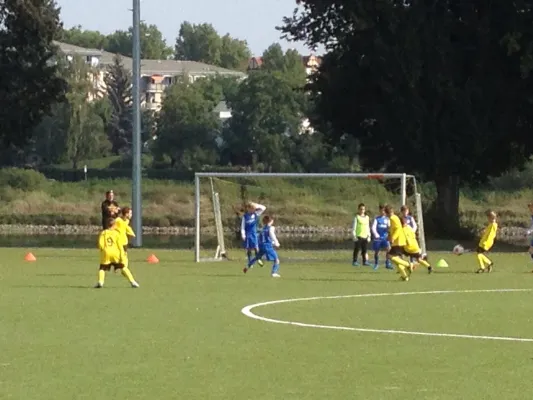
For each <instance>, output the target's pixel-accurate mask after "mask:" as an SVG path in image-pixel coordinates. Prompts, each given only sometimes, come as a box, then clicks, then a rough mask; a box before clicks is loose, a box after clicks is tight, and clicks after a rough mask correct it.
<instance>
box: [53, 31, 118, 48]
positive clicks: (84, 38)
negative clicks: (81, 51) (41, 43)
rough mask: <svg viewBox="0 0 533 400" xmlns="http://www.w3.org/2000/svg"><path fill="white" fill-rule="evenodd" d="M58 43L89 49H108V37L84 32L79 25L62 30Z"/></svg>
mask: <svg viewBox="0 0 533 400" xmlns="http://www.w3.org/2000/svg"><path fill="white" fill-rule="evenodd" d="M59 41H61V42H64V43H68V44H72V45H74V46H80V47H85V48H89V49H104V50H107V49H108V48H109V44H108V41H109V40H108V36H107V35H104V34H103V33H100V32H98V31H91V30H85V29H83V28H82V27H81V25H77V26H74V27H72V28H69V29H63V30H62V32H61V36H60V38H59Z"/></svg>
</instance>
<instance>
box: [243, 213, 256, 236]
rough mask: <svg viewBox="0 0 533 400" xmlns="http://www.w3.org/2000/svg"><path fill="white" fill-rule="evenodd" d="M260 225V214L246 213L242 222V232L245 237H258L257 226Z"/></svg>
mask: <svg viewBox="0 0 533 400" xmlns="http://www.w3.org/2000/svg"><path fill="white" fill-rule="evenodd" d="M258 224H259V214H258V213H255V212H254V213H245V214H244V215H243V217H242V222H241V231H242V232H243V234H244V236H245V237H247V238H249V237H254V238H255V237H257V225H258Z"/></svg>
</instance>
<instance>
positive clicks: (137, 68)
mask: <svg viewBox="0 0 533 400" xmlns="http://www.w3.org/2000/svg"><path fill="white" fill-rule="evenodd" d="M140 26H141V1H140V0H133V52H132V54H133V65H132V69H133V76H132V79H133V88H132V89H133V93H132V94H133V134H132V144H133V146H132V171H133V174H132V211H133V229H134V231H135V235H136V237H135V238H134V239H133V243H132V244H133V246H134V247H141V246H142V195H141V168H142V162H141V93H140V80H141V42H140Z"/></svg>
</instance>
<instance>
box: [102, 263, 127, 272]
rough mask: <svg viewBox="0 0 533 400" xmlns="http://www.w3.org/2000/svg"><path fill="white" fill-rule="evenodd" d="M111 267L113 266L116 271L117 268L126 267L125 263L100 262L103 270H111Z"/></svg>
mask: <svg viewBox="0 0 533 400" xmlns="http://www.w3.org/2000/svg"><path fill="white" fill-rule="evenodd" d="M111 267H113V270H114V271H116V270H117V269H122V268H124V265H122V264H100V270H102V271H111Z"/></svg>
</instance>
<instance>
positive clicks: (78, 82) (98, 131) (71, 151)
mask: <svg viewBox="0 0 533 400" xmlns="http://www.w3.org/2000/svg"><path fill="white" fill-rule="evenodd" d="M63 75H64V76H65V77H66V79H67V82H68V91H67V94H66V99H65V101H63V102H61V103H57V104H55V105H54V106H53V108H52V113H51V114H50V115H49V116H46V117H45V118H44V120H43V121H42V122H41V124H39V126H38V127H37V130H36V134H35V135H34V141H33V143H32V146H31V147H32V150H33V151H34V152H35V153H37V154H38V155H39V156H40V158H41V162H43V163H45V164H52V163H59V162H70V163H72V168H74V169H77V168H79V166H80V165H79V164H80V162H81V161H82V160H86V159H88V158H92V157H98V156H101V155H102V154H105V153H106V151H107V150H109V147H110V144H109V141H108V140H107V137H106V134H105V130H104V123H103V120H102V117H101V115H100V114H99V101H94V100H93V98H94V97H93V96H94V95H96V89H95V88H94V85H93V81H92V71H91V67H90V66H89V65H87V64H86V63H85V61H84V60H82V59H81V58H78V57H76V58H74V59H73V60H72V61H71V62H70V63H68V65H67V66H66V67H65V69H64V73H63Z"/></svg>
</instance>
